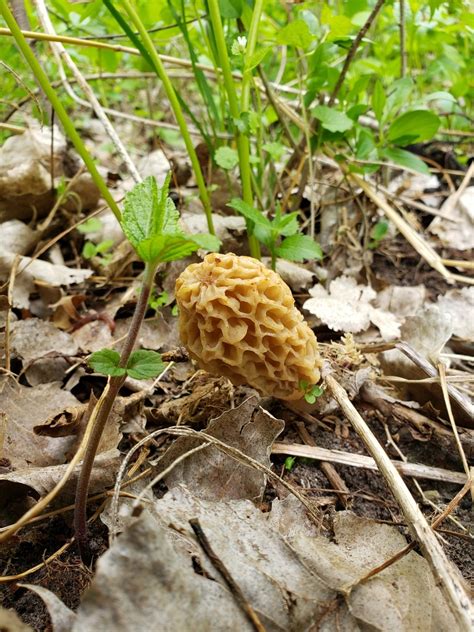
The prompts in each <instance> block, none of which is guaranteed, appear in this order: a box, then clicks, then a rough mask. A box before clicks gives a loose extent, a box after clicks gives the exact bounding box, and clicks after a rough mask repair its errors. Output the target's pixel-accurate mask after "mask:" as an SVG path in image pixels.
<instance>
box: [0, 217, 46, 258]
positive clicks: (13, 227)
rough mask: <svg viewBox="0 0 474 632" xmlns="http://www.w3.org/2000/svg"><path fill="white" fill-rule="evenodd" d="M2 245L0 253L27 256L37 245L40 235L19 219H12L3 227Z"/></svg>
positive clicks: (4, 223)
mask: <svg viewBox="0 0 474 632" xmlns="http://www.w3.org/2000/svg"><path fill="white" fill-rule="evenodd" d="M1 226H2V228H1V231H2V243H1V250H0V252H11V253H14V254H16V255H26V254H27V253H28V252H29V251H30V249H31V248H32V247H33V246H34V245H35V244H36V243H37V241H38V239H39V238H40V233H39V232H38V231H35V230H33V229H32V228H30V227H29V226H28V225H27V224H24V223H23V222H20V220H18V219H11V220H10V221H8V222H3V224H2V225H1Z"/></svg>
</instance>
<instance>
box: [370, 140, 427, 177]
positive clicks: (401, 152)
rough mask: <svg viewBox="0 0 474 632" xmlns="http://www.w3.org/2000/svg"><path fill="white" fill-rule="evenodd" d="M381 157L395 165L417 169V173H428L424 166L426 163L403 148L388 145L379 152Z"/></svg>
mask: <svg viewBox="0 0 474 632" xmlns="http://www.w3.org/2000/svg"><path fill="white" fill-rule="evenodd" d="M381 156H382V158H387V159H388V160H390V161H391V162H394V163H396V164H397V165H401V166H402V167H408V168H409V169H413V170H414V171H418V172H419V173H424V174H426V175H428V176H429V175H430V170H429V169H428V167H427V166H426V164H425V163H424V162H423V160H421V158H418V156H415V154H412V153H411V152H409V151H406V150H405V149H400V147H389V148H388V149H384V150H383V151H382V152H381Z"/></svg>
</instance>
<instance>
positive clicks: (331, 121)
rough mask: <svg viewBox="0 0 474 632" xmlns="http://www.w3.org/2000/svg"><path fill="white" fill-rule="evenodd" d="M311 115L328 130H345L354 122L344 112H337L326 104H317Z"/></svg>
mask: <svg viewBox="0 0 474 632" xmlns="http://www.w3.org/2000/svg"><path fill="white" fill-rule="evenodd" d="M313 115H314V116H315V117H316V118H317V119H318V120H319V121H321V125H322V126H323V127H324V129H327V130H328V131H329V132H347V130H349V129H351V128H352V126H353V124H354V122H353V121H352V120H351V119H350V118H349V117H348V116H347V115H346V114H344V112H339V111H338V110H335V109H334V108H329V107H327V106H326V105H318V106H316V107H315V108H314V109H313Z"/></svg>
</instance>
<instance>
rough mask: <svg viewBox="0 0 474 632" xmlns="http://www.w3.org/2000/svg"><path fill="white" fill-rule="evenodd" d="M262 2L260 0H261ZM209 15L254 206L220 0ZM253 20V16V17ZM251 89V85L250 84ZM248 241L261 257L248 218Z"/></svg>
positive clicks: (212, 0)
mask: <svg viewBox="0 0 474 632" xmlns="http://www.w3.org/2000/svg"><path fill="white" fill-rule="evenodd" d="M259 2H260V0H259ZM209 15H210V18H211V23H212V29H213V31H214V38H215V40H216V45H217V50H218V54H219V62H220V65H221V68H222V74H223V77H224V86H225V89H226V92H227V97H228V99H229V108H230V113H231V116H232V119H233V124H234V128H235V140H236V143H237V152H238V154H239V169H240V181H241V185H242V198H243V200H244V201H245V202H247V204H250V206H253V193H252V177H251V171H250V141H249V138H248V136H247V135H246V134H243V133H242V132H241V131H240V130H239V129H238V127H237V125H236V121H238V120H239V118H240V113H241V112H245V111H247V110H245V109H243V108H242V109H241V107H240V105H239V100H238V98H237V90H236V88H235V83H234V79H233V77H232V70H231V68H230V62H229V55H228V54H227V44H226V41H225V36H224V29H223V28H222V21H221V14H220V10H219V2H218V0H209ZM252 22H253V17H252ZM249 90H250V86H249ZM246 223H247V231H248V241H249V248H250V254H251V255H252V257H255V258H256V259H260V246H259V243H258V241H257V238H256V237H255V235H253V234H252V230H253V225H252V223H251V222H249V221H248V220H246Z"/></svg>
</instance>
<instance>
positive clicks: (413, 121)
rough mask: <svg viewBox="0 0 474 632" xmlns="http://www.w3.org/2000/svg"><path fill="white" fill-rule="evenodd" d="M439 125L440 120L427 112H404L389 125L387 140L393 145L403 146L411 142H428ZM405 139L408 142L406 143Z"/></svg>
mask: <svg viewBox="0 0 474 632" xmlns="http://www.w3.org/2000/svg"><path fill="white" fill-rule="evenodd" d="M440 125H441V121H440V119H439V118H438V117H437V116H436V114H433V112H430V111H429V110H413V111H412V112H405V114H402V115H401V116H399V117H398V118H396V119H395V120H394V121H393V123H392V124H391V125H390V127H389V129H388V133H387V139H388V140H389V141H391V142H393V143H397V144H405V145H408V144H409V143H411V142H420V141H423V140H430V139H431V138H433V136H434V135H435V134H436V132H437V131H438V128H439V126H440ZM407 139H410V140H408V142H407Z"/></svg>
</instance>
